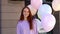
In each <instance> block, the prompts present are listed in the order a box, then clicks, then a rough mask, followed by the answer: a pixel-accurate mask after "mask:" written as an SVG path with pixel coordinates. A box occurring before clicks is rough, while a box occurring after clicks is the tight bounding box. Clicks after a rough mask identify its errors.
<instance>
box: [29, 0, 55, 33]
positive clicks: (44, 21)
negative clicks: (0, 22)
mask: <svg viewBox="0 0 60 34" xmlns="http://www.w3.org/2000/svg"><path fill="white" fill-rule="evenodd" d="M42 3H43V2H42V0H31V4H30V5H28V7H29V8H30V10H31V13H32V15H33V16H34V15H35V14H36V13H37V15H38V17H39V19H41V21H40V20H37V19H36V20H37V30H38V31H39V29H40V27H41V26H42V27H43V29H44V31H45V32H49V31H51V30H52V29H53V28H54V26H55V23H56V19H55V17H54V16H53V15H52V14H51V13H52V8H51V7H50V6H49V5H48V4H42ZM53 5H54V4H53ZM53 5H52V6H53ZM53 8H56V7H55V6H54V7H53ZM37 10H38V12H37ZM39 23H40V24H39ZM40 25H41V26H40Z"/></svg>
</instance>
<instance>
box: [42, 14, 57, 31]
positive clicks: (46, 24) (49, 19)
mask: <svg viewBox="0 0 60 34" xmlns="http://www.w3.org/2000/svg"><path fill="white" fill-rule="evenodd" d="M55 23H56V19H55V17H54V16H53V15H52V14H46V15H43V16H42V19H41V24H42V27H43V28H44V30H45V31H46V32H49V31H51V30H52V29H53V28H54V26H55Z"/></svg>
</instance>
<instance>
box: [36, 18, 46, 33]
mask: <svg viewBox="0 0 60 34" xmlns="http://www.w3.org/2000/svg"><path fill="white" fill-rule="evenodd" d="M35 21H36V23H37V30H38V32H39V33H45V31H44V29H43V27H42V25H41V21H40V20H38V19H35Z"/></svg>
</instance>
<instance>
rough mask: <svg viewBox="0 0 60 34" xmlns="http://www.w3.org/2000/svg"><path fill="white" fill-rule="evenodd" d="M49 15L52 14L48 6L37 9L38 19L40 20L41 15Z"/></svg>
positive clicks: (44, 5)
mask: <svg viewBox="0 0 60 34" xmlns="http://www.w3.org/2000/svg"><path fill="white" fill-rule="evenodd" d="M47 13H49V14H51V13H52V8H51V7H50V6H49V5H48V4H43V5H42V6H41V7H40V8H39V9H38V13H37V15H38V17H39V18H40V19H41V17H42V15H44V14H47Z"/></svg>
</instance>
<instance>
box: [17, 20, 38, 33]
mask: <svg viewBox="0 0 60 34" xmlns="http://www.w3.org/2000/svg"><path fill="white" fill-rule="evenodd" d="M33 26H34V27H33V30H30V29H29V23H28V21H26V20H23V21H19V22H18V24H17V34H38V32H37V24H36V21H35V20H33Z"/></svg>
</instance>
